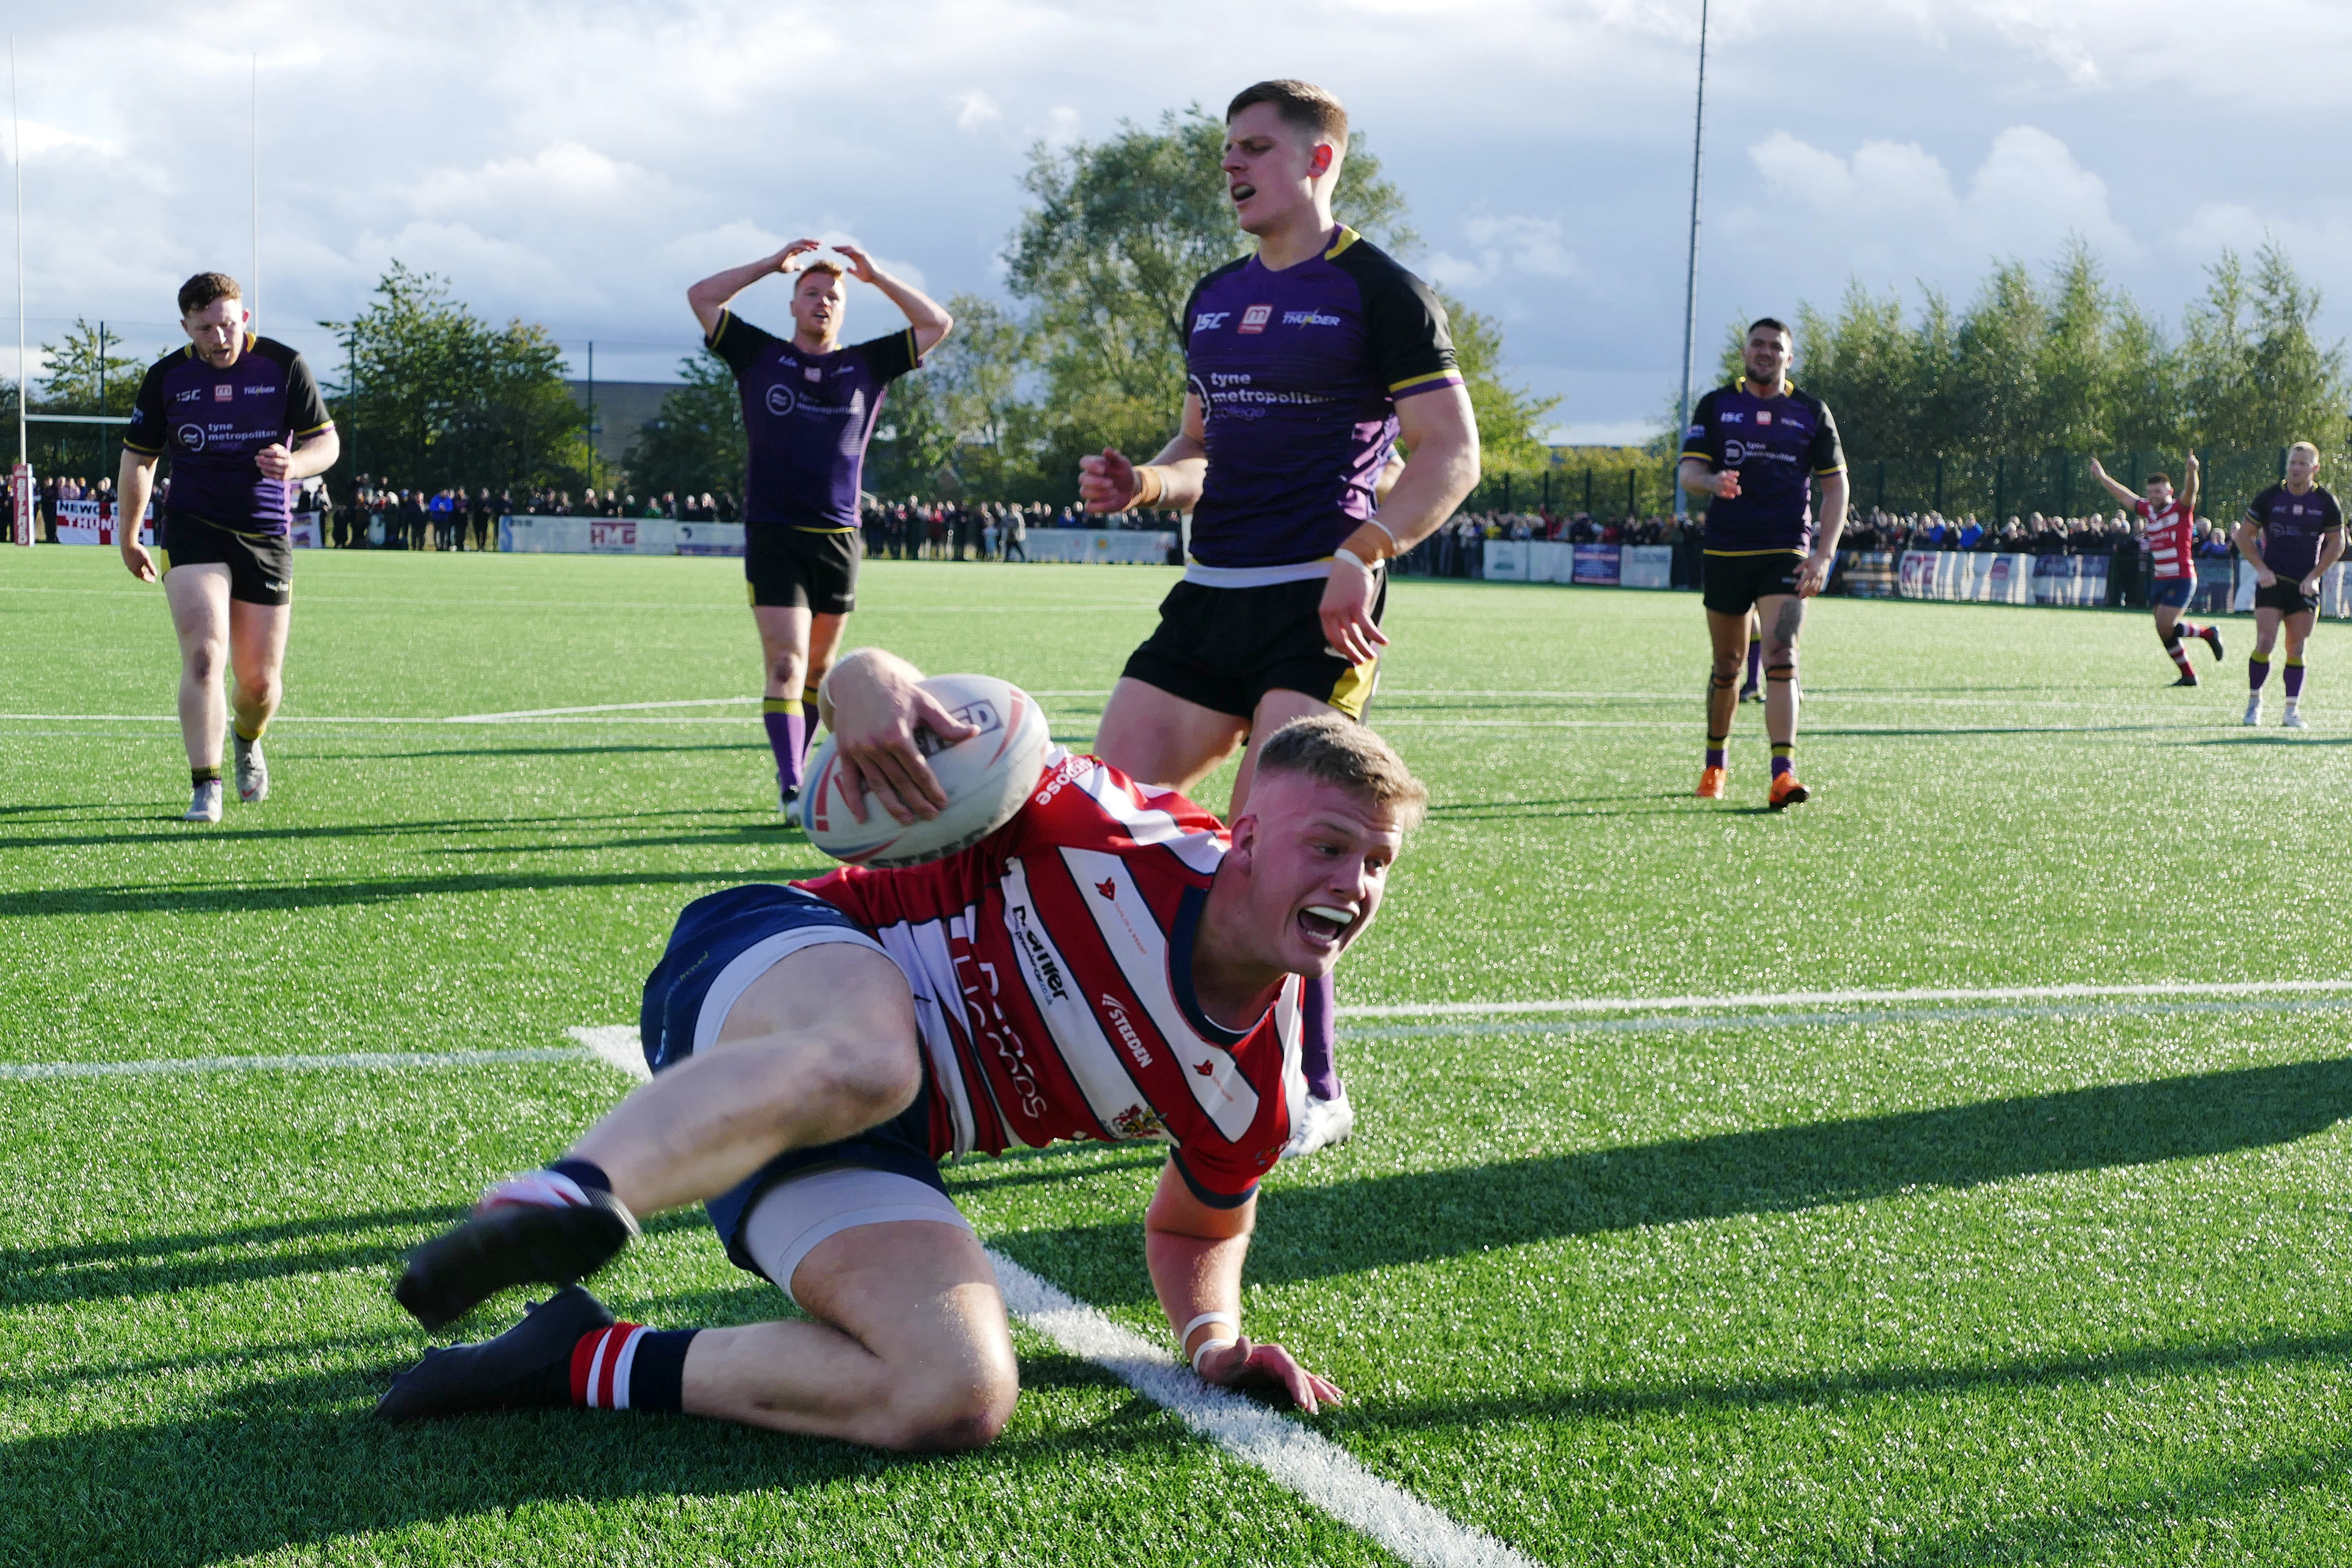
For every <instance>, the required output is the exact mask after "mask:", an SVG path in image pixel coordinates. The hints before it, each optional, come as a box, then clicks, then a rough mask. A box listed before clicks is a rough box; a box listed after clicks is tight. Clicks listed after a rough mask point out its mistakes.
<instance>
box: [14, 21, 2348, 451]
mask: <svg viewBox="0 0 2352 1568" xmlns="http://www.w3.org/2000/svg"><path fill="white" fill-rule="evenodd" d="M7 10H8V13H9V26H10V27H11V28H12V29H14V30H15V32H16V48H17V62H18V63H17V70H18V80H19V83H20V91H21V104H22V115H23V138H22V139H23V150H24V153H25V175H24V178H25V202H26V256H27V264H28V268H29V282H28V285H27V297H28V304H27V309H28V310H29V313H30V315H31V317H32V318H33V338H34V340H35V341H36V342H37V341H39V340H40V339H41V338H42V337H43V336H44V335H47V336H51V337H54V336H55V335H56V333H57V331H58V327H59V326H60V325H61V324H62V322H63V321H67V320H70V319H71V318H73V317H75V316H85V317H89V318H90V319H93V320H96V319H100V318H104V319H106V320H107V321H109V322H110V324H114V325H116V329H117V330H118V331H124V332H125V334H126V335H127V336H128V337H129V338H130V339H131V344H132V346H133V348H135V349H136V350H138V351H139V352H141V353H145V352H147V351H148V350H150V349H161V348H163V347H165V346H168V343H169V342H170V341H171V338H170V334H171V333H172V332H173V325H172V321H171V318H172V316H173V309H172V305H171V300H172V294H173V289H174V287H175V285H176V284H177V282H178V280H179V279H181V278H183V277H184V276H185V275H186V274H188V273H189V272H191V271H194V270H196V269H198V268H206V267H219V268H225V269H226V270H229V271H231V272H233V273H236V274H239V275H243V274H245V273H247V271H248V269H249V268H250V265H251V255H252V251H251V241H250V237H249V233H250V226H251V222H252V209H251V205H250V202H249V197H248V188H249V187H248V140H247V139H248V136H249V134H250V126H251V121H250V120H249V118H248V110H247V103H248V70H249V65H248V62H249V59H250V58H252V57H253V56H255V55H257V56H258V59H259V70H258V81H259V100H260V122H261V129H260V144H259V162H260V170H261V182H262V195H261V205H260V222H261V236H262V240H261V279H260V290H259V292H260V306H261V311H262V314H263V316H264V318H265V320H264V327H265V330H268V331H272V332H273V333H276V334H278V335H281V336H284V337H286V338H288V339H289V340H290V341H293V342H296V343H298V344H299V345H300V346H302V347H304V348H305V349H307V350H309V351H310V352H311V353H313V354H314V356H331V349H330V348H329V347H328V339H327V336H326V334H324V333H323V332H321V331H319V330H318V329H317V328H316V327H315V326H314V325H311V323H314V322H315V321H318V320H320V318H335V317H340V316H342V315H345V314H347V313H349V312H350V311H352V310H353V309H354V308H355V307H357V306H358V305H359V304H360V303H362V300H363V299H364V296H365V295H366V293H367V291H368V289H369V288H370V287H371V285H372V284H373V280H374V279H375V278H376V277H377V276H378V275H379V274H380V273H381V271H382V269H383V267H384V265H385V263H386V262H387V261H389V260H391V259H392V258H399V259H401V260H403V261H405V262H407V263H409V264H410V265H412V266H415V267H420V268H429V269H431V270H434V271H436V272H440V273H443V274H445V275H446V276H447V277H448V278H449V279H451V280H452V281H453V282H454V284H455V285H456V288H457V291H458V293H459V294H460V295H461V296H462V297H463V298H464V299H466V300H467V301H468V302H470V303H471V304H473V305H474V306H475V307H476V308H477V309H478V310H482V311H484V312H485V313H488V314H493V315H497V316H499V317H504V316H507V315H509V314H520V315H522V316H525V317H528V318H530V319H532V320H536V321H542V322H544V323H546V324H547V325H548V326H549V327H550V328H551V330H553V331H555V332H556V333H557V334H558V336H559V337H560V338H561V339H562V341H563V342H564V343H565V344H566V346H567V348H568V349H571V350H572V351H574V353H575V363H579V362H581V361H584V357H585V351H586V345H587V343H588V342H590V341H591V340H593V341H594V342H596V344H597V348H596V355H597V365H596V370H597V374H598V375H599V377H600V378H610V379H661V378H666V377H667V375H668V374H671V367H672V366H674V364H675V363H676V361H677V357H678V356H679V355H680V354H682V353H687V352H688V351H689V350H690V349H691V347H692V343H693V327H692V323H691V321H690V319H689V317H688V313H687V310H686V307H685V303H684V300H683V291H684V289H685V287H686V285H687V284H688V283H689V282H691V281H693V280H694V279H696V278H698V277H700V276H702V275H703V274H705V273H707V272H709V271H710V270H713V269H715V268H719V267H720V266H724V265H728V264H731V263H734V262H738V261H743V260H748V259H751V258H753V257H756V256H758V255H761V254H762V253H763V252H765V251H767V250H769V249H772V248H773V247H775V246H777V245H779V244H781V243H782V241H783V240H785V239H788V238H791V237H794V236H796V235H800V234H803V233H807V234H815V235H819V236H824V237H835V236H840V237H856V239H858V240H859V241H861V242H862V243H864V244H865V245H866V246H867V247H869V248H870V249H872V250H873V251H874V252H875V253H876V254H877V256H878V257H880V258H883V259H884V260H885V262H886V264H887V265H889V266H892V267H893V268H897V269H898V270H900V271H902V272H903V273H904V274H905V275H907V276H908V278H909V279H913V280H916V281H919V283H921V284H922V285H923V286H924V287H926V288H927V289H929V290H931V291H932V292H933V293H936V294H939V295H940V296H942V297H944V296H946V295H947V294H950V293H952V292H954V291H956V290H959V289H977V290H984V291H995V290H999V289H1001V287H1002V263H1001V262H1000V260H999V259H998V257H999V252H1000V251H1001V250H1002V248H1003V241H1004V237H1005V235H1006V233H1007V231H1008V230H1009V229H1010V228H1011V226H1012V225H1013V221H1014V219H1015V217H1016V216H1017V215H1018V213H1019V210H1020V192H1019V188H1018V184H1017V181H1018V177H1019V175H1020V174H1021V171H1022V169H1023V167H1024V163H1025V160H1026V157H1027V154H1028V150H1029V149H1030V148H1031V147H1033V146H1034V145H1035V144H1036V143H1038V142H1046V143H1049V144H1053V143H1061V142H1067V141H1070V140H1072V139H1089V138H1096V137H1100V136H1102V135H1105V134H1107V133H1108V132H1111V131H1113V130H1114V129H1115V128H1116V127H1117V125H1118V121H1120V120H1121V119H1137V120H1150V119H1153V118H1156V117H1157V116H1158V115H1159V113H1160V111H1161V110H1166V109H1170V108H1181V107H1182V106H1184V105H1187V104H1190V103H1193V102H1201V103H1204V104H1209V105H1212V106H1215V105H1219V104H1222V103H1223V100H1225V99H1226V98H1228V97H1230V96H1231V94H1232V93H1233V92H1234V90H1235V89H1238V88H1240V87H1241V86H1244V85H1245V84H1246V83H1248V82H1250V81H1252V80H1255V79H1258V78H1261V77H1265V76H1276V75H1295V76H1303V77H1307V78H1309V79H1314V80H1317V81H1319V82H1321V83H1323V84H1325V85H1326V86H1328V87H1329V88H1331V89H1333V90H1335V91H1337V92H1338V93H1339V95H1340V96H1341V97H1342V98H1343V99H1344V100H1346V101H1347V103H1348V105H1349V110H1350V112H1351V113H1352V114H1353V116H1354V118H1355V120H1356V122H1357V124H1358V126H1359V127H1360V128H1361V129H1362V130H1363V131H1364V132H1367V133H1368V134H1369V136H1370V144H1371V145H1372V146H1373V147H1375V148H1376V149H1377V150H1378V151H1379V153H1380V155H1381V159H1382V161H1383V162H1384V163H1385V164H1386V165H1387V167H1388V169H1389V171H1390V172H1391V174H1392V176H1393V177H1394V178H1395V179H1396V180H1397V181H1398V182H1399V184H1401V185H1402V187H1403V189H1404V191H1405V193H1406V195H1408V197H1409V198H1410V201H1411V204H1412V218H1413V221H1414V223H1415V226H1417V228H1418V229H1419V230H1420V232H1421V234H1422V236H1423V242H1422V246H1421V248H1420V249H1419V251H1418V252H1417V253H1415V254H1413V255H1412V256H1411V257H1410V258H1408V259H1409V261H1410V262H1411V264H1412V265H1413V266H1414V267H1415V268H1417V269H1419V270H1421V271H1423V272H1424V273H1425V274H1428V275H1430V276H1433V277H1434V278H1436V279H1439V280H1441V281H1442V282H1444V284H1445V285H1447V286H1448V287H1449V288H1451V289H1454V291H1455V292H1457V293H1458V294H1460V295H1461V296H1462V297H1463V298H1465V300H1468V301H1470V302H1471V303H1472V304H1473V305H1474V306H1475V307H1476V308H1478V309H1480V310H1485V311H1487V312H1490V313H1491V314H1493V315H1494V316H1496V318H1498V319H1499V320H1500V321H1502V322H1503V323H1504V325H1505V329H1506V334H1507V335H1506V342H1507V345H1508V349H1509V353H1510V356H1511V358H1512V360H1513V362H1514V363H1515V366H1516V368H1517V373H1518V374H1519V376H1520V377H1521V379H1523V380H1524V381H1525V382H1527V383H1528V384H1530V385H1532V386H1534V387H1535V388H1537V389H1538V390H1540V391H1542V392H1544V393H1547V394H1553V395H1559V397H1560V398H1561V399H1562V402H1561V405H1560V407H1559V416H1558V417H1559V420H1560V429H1561V433H1562V434H1563V435H1564V436H1565V437H1569V438H1574V439H1585V440H1602V441H1610V440H1625V439H1633V438H1638V437H1640V436H1641V435H1643V434H1644V433H1645V432H1646V429H1647V427H1648V425H1649V423H1650V421H1651V419H1652V418H1653V416H1654V412H1655V411H1656V410H1657V409H1659V408H1660V407H1662V406H1663V405H1664V403H1665V400H1666V398H1667V397H1668V396H1669V395H1670V394H1671V390H1672V387H1673V385H1674V384H1675V379H1676V375H1677V365H1678V360H1679V355H1680V350H1681V331H1682V321H1681V315H1682V284H1683V261H1684V242H1685V219H1686V215H1687V205H1688V201H1689V177H1690V120H1691V107H1692V85H1693V83H1692V79H1693V73H1694V68H1695V65H1696V45H1697V25H1698V0H1564V3H1557V4H1538V3H1533V0H1484V3H1480V4H1453V3H1448V0H1320V3H1317V0H1298V3H1295V4H1292V5H1279V6H1269V5H1265V4H1263V0H1258V3H1251V4H1234V3H1232V0H1196V3H1194V4H1190V5H1177V4H1168V3H1165V0H1162V3H1160V4H1154V5H1138V4H1127V3H1124V0H1086V3H1083V4H1066V5H1064V4H1053V3H1049V0H959V3H951V4H916V3H894V0H865V3H863V4H857V5H803V4H795V3H793V0H766V3H763V4H752V3H744V0H704V3H700V4H683V3H681V4H663V3H661V0H630V3H629V4H626V5H603V4H597V3H595V0H577V3H573V4H567V5H525V4H514V3H511V0H476V3H473V4H464V5H460V4H452V3H444V0H379V3H378V4H375V5H371V6H368V7H364V8H362V7H358V6H319V5H290V4H277V3H272V0H253V3H250V4H229V5H205V4H203V3H202V0H194V3H191V0H177V3H174V4H172V5H163V4H120V3H110V0H100V3H99V4H95V5H84V6H79V7H63V6H39V7H36V6H34V5H32V4H31V0H9V5H8V6H7ZM2347 45H2352V6H2347V5H2343V4H2341V3H2340V0H2337V3H2330V4H2323V3H2320V0H2234V3H2233V4H2232V5H2227V6H2216V5H2210V4H2199V5H2189V4H2186V3H2183V0H2069V3H2055V0H1812V3H1811V4H1810V5H1803V6H1790V5H1767V4H1761V3H1759V0H1715V5H1714V11H1713V32H1712V45H1711V53H1710V57H1709V81H1708V100H1707V110H1708V113H1707V152H1706V230H1705V236H1704V239H1703V246H1702V255H1701V263H1700V277H1699V308H1698V314H1699V321H1700V324H1701V326H1700V331H1701V339H1702V342H1703V344H1704V345H1705V347H1706V350H1708V351H1711V350H1712V349H1713V347H1714V346H1715V344H1716V343H1717V341H1718V339H1719V337H1720V335H1721V332H1722V331H1723V329H1724V326H1725V324H1726V323H1727V321H1731V320H1732V319H1734V318H1739V317H1745V316H1748V315H1751V314H1756V313H1760V312H1763V311H1767V310H1772V311H1782V312H1785V311H1787V310H1790V309H1792V308H1793V306H1794V305H1795V303H1796V302H1797V301H1799V300H1812V301H1815V302H1817V303H1822V304H1827V303H1829V302H1831V301H1832V300H1834V298H1835V297H1836V296H1837V295H1838V294H1839V293H1840V292H1841V291H1842V290H1843V288H1844V286H1845V284H1846V281H1847V279H1849V278H1852V277H1859V278H1860V279H1863V280H1864V282H1865V283H1868V284H1870V285H1872V286H1873V287H1874V288H1878V289H1886V288H1900V289H1903V290H1904V291H1905V293H1906V298H1915V297H1916V292H1917V289H1918V287H1919V286H1920V284H1921V283H1922V282H1923V281H1924V282H1925V283H1927V284H1931V285H1936V286H1940V287H1942V288H1944V289H1948V290H1950V291H1952V292H1954V293H1957V294H1962V295H1965V294H1966V293H1967V292H1968V291H1969V289H1971V288H1972V287H1973V285H1974V283H1975V281H1976V280H1977V279H1979V277H1980V276H1981V275H1982V273H1983V271H1984V269H1985V268H1986V267H1987V265H1988V264H1989V262H1990V260H1992V259H1993V258H1999V257H2011V256H2014V257H2021V258H2024V259H2026V260H2028V261H2030V262H2032V263H2034V264H2036V265H2037V266H2040V265H2042V264H2046V263H2047V262H2048V261H2049V259H2050V258H2052V257H2053V256H2054V255H2055V254H2056V252H2057V250H2058V249H2059V247H2061V246H2062V245H2063V243H2064V241H2065V238H2066V237H2067V236H2068V235H2069V234H2070V233H2079V234H2081V235H2083V236H2084V237H2087V238H2088V239H2089V240H2090V241H2091V242H2092V243H2093V244H2094V245H2095V247H2097V249H2098V251H2099V253H2100V255H2101V256H2102V257H2103V258H2104V259H2105V263H2106V266H2107V268H2108V269H2109V271H2110V274H2111V276H2112V278H2113V279H2114V280H2115V281H2116V283H2118V284H2120V285H2121V286H2123V287H2125V288H2126V289H2129V290H2130V291H2131V292H2132V293H2133V294H2134V295H2136V296H2137V298H2138V299H2139V300H2141V301H2142V302H2143V303H2144V304H2146V305H2147V306H2150V307H2152V308H2154V309H2155V310H2158V312H2159V313H2160V314H2162V315H2164V316H2165V317H2167V318H2168V319H2170V320H2173V321H2178V319H2179V313H2180V309H2181V306H2182V305H2183V303H2184V302H2185V301H2187V300H2189V298H2190V297H2191V296H2192V295H2193V294H2194V293H2195V292H2196V291H2197V289H2198V288H2199V287H2200V279H2201V275H2202V274H2201V269H2202V268H2203V267H2204V266H2205V265H2206V264H2208V263H2209V262H2210V260H2212V258H2214V257H2216V256H2217V255H2218V254H2219V253H2220V252H2221V249H2222V248H2223V247H2238V248H2240V249H2251V248H2252V247H2256V246H2258V245H2260V244H2261V243H2262V242H2263V238H2264V237H2265V236H2266V235H2267V236H2271V237H2275V238H2276V239H2277V240H2278V241H2279V242H2280V243H2282V244H2283V245H2284V246H2285V247H2287V248H2288V249H2289V251H2290V252H2291V253H2292V254H2293V255H2294V258H2295V260H2296V261H2297V263H2298V264H2299V265H2300V266H2301V267H2302V268H2304V270H2305V273H2306V275H2307V276H2309V277H2310V278H2312V279H2314V280H2315V281H2316V282H2318V283H2319V284H2320V285H2321V286H2322V287H2323V288H2325V289H2326V290H2327V292H2328V294H2329V296H2330V300H2331V306H2330V309H2329V312H2328V319H2329V321H2330V324H2331V330H2332V331H2338V332H2341V331H2352V328H2347V325H2346V323H2347V321H2352V196H2347V188H2346V186H2347V176H2346V175H2345V174H2343V172H2342V160H2341V158H2340V156H2339V155H2338V154H2337V153H2336V148H2335V147H2334V146H2333V145H2332V144H2331V143H2330V141H2329V140H2328V139H2327V138H2326V136H2325V135H2324V132H2326V129H2327V128H2331V127H2337V126H2340V125H2341V124H2342V123H2343V122H2344V116H2345V111H2346V107H2347V106H2346V103H2345V100H2346V98H2347V96H2352V79H2347V78H2346V77H2344V76H2343V75H2342V74H2341V73H2336V72H2332V71H2325V70H2322V69H2319V68H2314V67H2313V66H2311V65H2308V64H2305V63H2303V62H2310V61H2328V60H2335V59H2340V58H2343V57H2344V54H2345V51H2346V49H2347ZM1203 174H1204V177H1212V178H1213V172H1211V171H1203ZM0 292H5V284H0ZM745 304H746V310H747V313H749V314H751V316H753V317H754V318H755V319H757V318H760V317H761V315H762V314H765V315H766V316H769V317H780V316H781V315H782V299H781V296H780V293H778V292H777V291H776V290H774V289H773V286H772V285H770V286H766V287H765V289H763V291H762V292H760V293H755V294H753V295H752V296H751V297H749V298H748V299H747V300H746V302H745ZM856 309H858V310H862V311H864V312H865V313H866V314H865V319H866V320H867V321H872V320H875V319H876V318H877V317H879V316H881V314H882V313H883V312H885V311H887V309H888V307H887V305H886V304H885V303H883V302H882V301H881V300H878V299H876V298H874V297H872V296H871V295H867V296H866V300H864V301H862V302H861V304H860V305H859V306H857V307H856ZM856 320H857V319H856V318H855V317H854V318H853V323H852V324H853V330H855V328H856ZM1701 357H1702V363H1705V362H1706V360H1708V359H1710V358H1711V353H1702V356H1701ZM12 363H13V353H7V354H0V368H5V366H6V365H8V364H12Z"/></svg>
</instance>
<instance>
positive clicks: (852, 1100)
mask: <svg viewBox="0 0 2352 1568" xmlns="http://www.w3.org/2000/svg"><path fill="white" fill-rule="evenodd" d="M818 1071H819V1072H820V1074H821V1075H822V1077H823V1079H824V1089H826V1091H828V1093H829V1094H830V1095H831V1097H832V1098H834V1099H835V1100H837V1101H840V1102H843V1103H845V1104H848V1105H851V1106H854V1107H856V1109H857V1110H859V1111H861V1112H862V1113H864V1114H866V1115H869V1116H871V1117H872V1118H873V1119H874V1120H875V1121H884V1120H887V1118H889V1117H892V1116H896V1115H897V1114H898V1112H900V1111H902V1110H906V1109H907V1107H908V1106H909V1105H912V1104H913V1103H914V1102H915V1096H916V1094H917V1093H918V1092H919V1090H920V1089H922V1087H923V1064H922V1058H921V1055H920V1052H919V1047H917V1046H916V1044H915V1042H914V1041H913V1040H912V1039H911V1038H905V1037H900V1036H898V1034H897V1033H896V1032H895V1031H891V1032H879V1031H877V1032H876V1033H874V1034H871V1035H866V1036H864V1037H859V1038H856V1039H845V1040H842V1041H839V1042H837V1043H836V1044H835V1046H834V1047H833V1049H831V1050H830V1051H827V1052H826V1053H825V1054H824V1059H823V1061H822V1063H821V1064H820V1065H819V1067H818Z"/></svg>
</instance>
